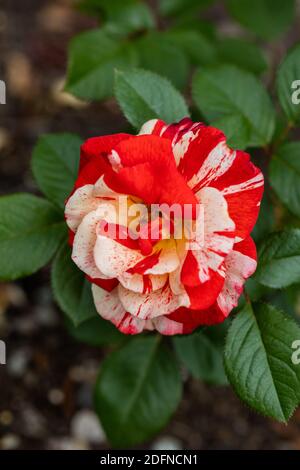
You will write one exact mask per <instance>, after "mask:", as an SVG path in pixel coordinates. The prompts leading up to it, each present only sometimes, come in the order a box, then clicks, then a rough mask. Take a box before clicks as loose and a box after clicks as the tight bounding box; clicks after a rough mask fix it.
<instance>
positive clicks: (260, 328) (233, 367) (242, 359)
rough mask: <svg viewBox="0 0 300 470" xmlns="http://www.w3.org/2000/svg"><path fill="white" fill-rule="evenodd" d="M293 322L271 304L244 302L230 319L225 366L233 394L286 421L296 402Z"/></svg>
mask: <svg viewBox="0 0 300 470" xmlns="http://www.w3.org/2000/svg"><path fill="white" fill-rule="evenodd" d="M299 338H300V329H299V327H298V326H297V325H296V323H295V322H294V321H293V320H291V319H289V318H287V317H285V316H284V315H283V314H282V313H281V312H280V311H279V310H277V309H276V308H274V307H272V306H271V305H266V304H261V305H259V306H256V307H255V309H254V311H253V309H252V308H251V306H250V305H249V304H248V305H246V306H245V307H244V308H243V310H242V311H241V312H240V313H238V315H237V316H236V318H235V319H234V320H233V322H232V325H231V327H230V329H229V333H228V337H227V341H226V347H225V368H226V372H227V375H228V379H229V381H230V383H231V384H232V386H233V388H234V389H235V391H236V393H237V395H238V396H239V397H240V398H241V399H242V400H243V401H245V402H246V403H247V404H248V405H249V406H251V407H253V408H254V409H255V410H257V411H259V412H260V413H262V414H264V415H266V416H270V417H271V418H275V419H277V420H279V421H283V422H287V420H288V419H289V418H290V416H291V415H292V413H293V412H294V410H295V408H296V407H297V406H298V404H299V401H300V367H299V365H298V366H297V365H295V364H293V362H292V355H293V352H294V351H293V348H292V344H293V342H294V341H295V340H296V339H299Z"/></svg>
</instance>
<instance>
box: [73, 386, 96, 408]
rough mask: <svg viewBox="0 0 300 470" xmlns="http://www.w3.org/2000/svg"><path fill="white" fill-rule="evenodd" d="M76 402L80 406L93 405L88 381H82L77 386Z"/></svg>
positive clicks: (89, 406)
mask: <svg viewBox="0 0 300 470" xmlns="http://www.w3.org/2000/svg"><path fill="white" fill-rule="evenodd" d="M77 404H78V406H79V407H80V408H92V407H93V387H92V385H91V384H90V383H88V382H83V383H82V384H80V385H79V387H78V392H77Z"/></svg>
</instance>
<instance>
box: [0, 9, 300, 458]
mask: <svg viewBox="0 0 300 470" xmlns="http://www.w3.org/2000/svg"><path fill="white" fill-rule="evenodd" d="M72 3H73V2H72V0H53V1H50V0H1V3H0V36H1V49H0V61H1V62H0V78H1V79H5V81H6V83H7V88H8V90H7V104H6V105H5V106H0V113H1V119H0V193H1V194H7V193H12V192H16V191H31V192H37V189H36V185H35V183H34V181H33V178H32V175H31V172H30V157H31V152H32V148H33V146H34V144H35V142H36V140H37V139H38V137H39V136H41V135H42V134H44V133H48V132H61V131H63V132H75V133H78V134H80V135H81V136H82V137H85V138H87V137H89V136H92V135H97V134H98V135H100V134H109V133H113V132H116V131H120V130H122V129H125V128H126V122H125V121H124V119H123V118H122V116H121V113H120V111H119V110H118V108H117V106H116V104H115V103H114V102H113V101H109V102H106V103H105V104H101V105H99V104H89V105H86V104H83V103H80V102H79V101H77V100H76V99H74V98H72V97H70V96H68V95H65V94H64V93H62V92H61V87H62V83H63V79H64V73H65V66H66V48H67V44H68V41H69V40H70V38H71V37H72V36H73V35H74V34H76V33H77V32H79V31H81V30H84V29H87V28H89V27H93V26H96V22H95V21H94V20H93V19H91V18H88V17H86V16H83V15H82V14H80V13H78V12H76V11H75V10H74V8H72ZM215 15H216V18H217V20H218V21H219V22H220V23H221V27H223V28H225V29H226V28H230V27H231V25H230V23H228V20H227V19H225V18H223V16H222V11H221V12H219V11H216V13H215ZM278 47H279V50H281V48H282V46H281V45H279V46H278ZM278 47H277V49H276V50H278ZM16 256H17V253H16ZM0 338H1V339H3V340H5V342H6V345H7V364H6V366H0V448H2V449H89V448H94V449H101V448H102V449H103V448H108V444H107V443H106V441H105V437H104V434H103V431H102V430H101V427H100V426H99V424H98V421H97V419H96V417H95V415H94V413H93V408H92V386H93V382H94V380H95V376H96V374H97V370H98V368H99V365H100V364H101V360H102V358H103V355H104V353H103V352H102V351H101V350H99V349H94V348H90V347H88V346H85V345H82V344H79V343H77V342H75V341H74V340H73V339H71V338H70V337H68V335H67V333H66V331H65V328H64V324H63V318H62V314H61V313H60V312H59V310H58V308H57V307H56V306H55V305H54V303H53V300H52V294H51V290H50V281H49V271H48V270H47V269H44V270H43V271H42V272H39V273H38V274H36V275H34V276H32V277H30V278H28V279H25V280H22V281H19V282H17V283H13V284H1V285H0ZM185 375H186V374H185ZM146 447H147V448H155V449H158V448H161V449H171V448H173V449H182V448H188V449H300V410H298V411H297V412H296V413H295V415H294V418H293V419H292V420H291V422H290V424H289V425H288V426H284V425H280V424H277V423H275V422H272V421H271V420H268V419H265V418H263V417H260V416H258V415H257V414H255V413H254V412H252V411H250V410H249V409H247V408H246V407H245V406H244V405H243V404H242V403H241V402H240V401H239V400H238V399H237V398H236V397H235V395H234V394H233V392H232V391H231V390H230V389H229V388H226V387H218V388H217V387H212V386H207V385H203V384H201V383H199V382H196V381H193V380H191V379H190V378H188V377H187V376H186V380H185V394H184V399H183V402H182V404H181V406H180V408H179V410H178V411H177V413H176V415H175V416H174V418H173V420H172V422H171V423H170V425H169V426H168V427H167V428H166V429H165V430H164V431H163V432H162V433H161V435H160V436H158V437H157V438H156V439H155V440H154V441H153V442H150V443H148V444H147V446H146Z"/></svg>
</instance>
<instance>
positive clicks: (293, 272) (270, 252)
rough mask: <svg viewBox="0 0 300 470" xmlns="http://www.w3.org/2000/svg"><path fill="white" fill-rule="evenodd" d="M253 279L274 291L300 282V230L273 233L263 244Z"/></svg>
mask: <svg viewBox="0 0 300 470" xmlns="http://www.w3.org/2000/svg"><path fill="white" fill-rule="evenodd" d="M255 279H257V280H258V281H259V282H260V283H262V284H264V285H265V286H269V287H272V288H275V289H281V288H282V287H287V286H289V285H291V284H294V283H296V282H300V229H290V230H284V231H282V232H276V233H273V234H271V235H270V236H269V237H268V238H267V239H266V240H265V241H264V242H263V244H262V245H261V248H260V250H259V263H258V268H257V271H256V273H255Z"/></svg>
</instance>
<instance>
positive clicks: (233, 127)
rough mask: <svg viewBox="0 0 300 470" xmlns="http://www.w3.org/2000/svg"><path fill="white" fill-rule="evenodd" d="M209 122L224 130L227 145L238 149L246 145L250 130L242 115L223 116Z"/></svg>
mask: <svg viewBox="0 0 300 470" xmlns="http://www.w3.org/2000/svg"><path fill="white" fill-rule="evenodd" d="M211 124H212V125H213V126H214V127H216V128H217V129H220V130H221V131H223V132H224V134H225V135H226V138H227V144H228V145H229V147H232V148H235V149H240V150H243V149H245V148H246V147H247V145H248V143H249V139H250V132H251V131H250V127H249V126H248V123H247V121H246V120H245V119H244V118H243V117H242V116H240V115H231V116H223V117H221V118H220V119H217V120H216V121H213V122H212V123H211Z"/></svg>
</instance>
